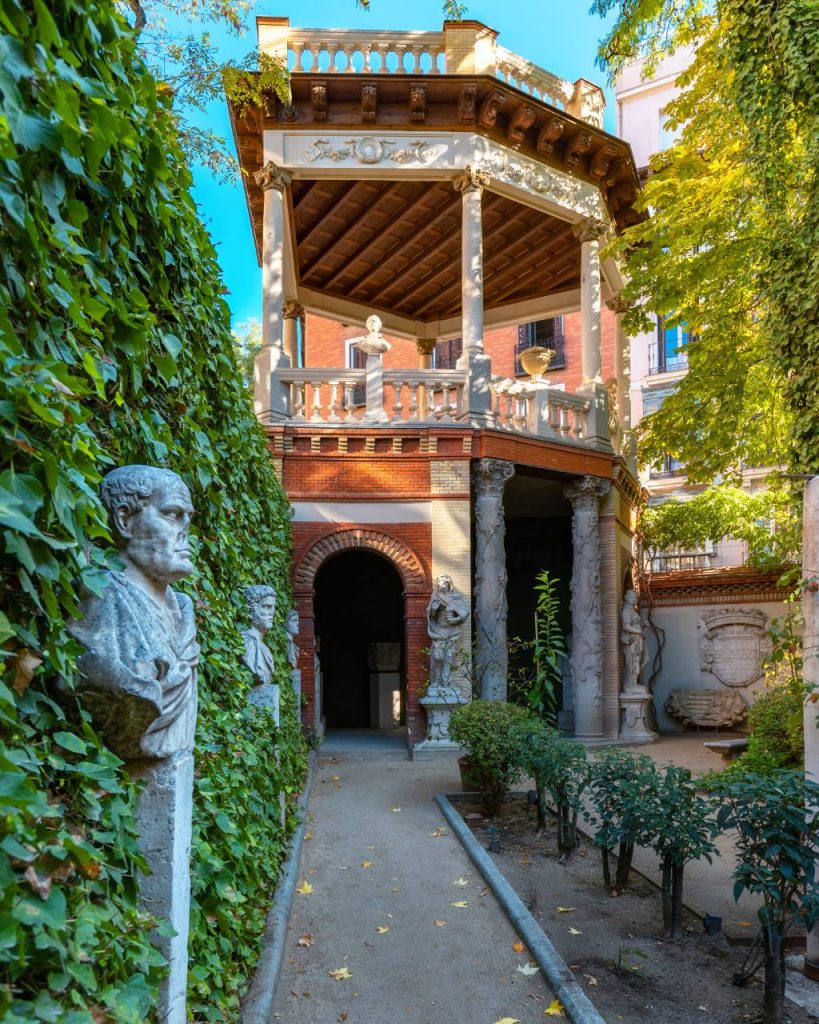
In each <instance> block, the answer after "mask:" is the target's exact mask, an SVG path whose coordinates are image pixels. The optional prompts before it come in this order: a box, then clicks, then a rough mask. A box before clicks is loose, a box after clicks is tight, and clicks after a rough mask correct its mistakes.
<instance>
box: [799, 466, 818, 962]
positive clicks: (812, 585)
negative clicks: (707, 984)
mask: <svg viewBox="0 0 819 1024" xmlns="http://www.w3.org/2000/svg"><path fill="white" fill-rule="evenodd" d="M802 583H803V588H804V589H803V592H802V612H803V615H804V627H803V629H802V664H803V666H804V669H803V671H804V678H805V687H806V689H807V691H808V692H809V693H814V694H815V693H819V590H817V589H816V586H817V583H819V476H815V477H813V479H812V480H809V481H808V482H807V484H806V485H805V501H804V510H803V514H802ZM803 706H804V713H803V717H804V724H805V774H806V775H807V777H808V778H809V779H812V781H813V782H816V783H819V704H814V703H813V701H812V700H806V701H805V702H804V705H803ZM805 974H806V975H807V976H808V977H809V978H812V979H813V980H814V981H819V924H815V925H814V926H813V928H811V930H810V931H809V932H808V937H807V948H806V950H805Z"/></svg>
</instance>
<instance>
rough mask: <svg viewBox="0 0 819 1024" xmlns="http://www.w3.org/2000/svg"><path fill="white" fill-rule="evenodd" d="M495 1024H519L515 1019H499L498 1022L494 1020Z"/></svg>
mask: <svg viewBox="0 0 819 1024" xmlns="http://www.w3.org/2000/svg"><path fill="white" fill-rule="evenodd" d="M495 1024H520V1021H519V1020H518V1018H517V1017H501V1019H500V1020H496V1021H495Z"/></svg>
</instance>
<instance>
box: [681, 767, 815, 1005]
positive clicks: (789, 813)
mask: <svg viewBox="0 0 819 1024" xmlns="http://www.w3.org/2000/svg"><path fill="white" fill-rule="evenodd" d="M712 789H713V791H714V792H715V794H716V796H717V797H718V798H719V800H720V801H721V805H720V807H719V809H718V811H717V824H718V825H719V826H720V828H723V829H733V830H734V831H735V833H736V846H737V853H738V862H737V866H736V868H735V870H734V878H735V879H736V881H735V883H734V898H735V899H739V896H740V895H741V893H742V892H743V890H745V891H747V892H752V893H758V894H759V895H760V896H761V897H762V900H763V903H762V906H761V907H760V909H759V911H758V914H759V920H760V923H761V925H762V940H763V948H764V952H765V991H764V995H763V1020H764V1024H781V1022H782V1020H783V1019H784V1001H785V943H784V934H785V930H786V928H787V927H788V925H789V924H790V923H791V922H792V921H798V922H802V923H803V924H804V925H805V927H806V928H810V927H812V926H813V924H814V923H815V922H816V921H817V920H819V888H817V886H816V857H817V829H818V828H819V785H817V784H816V783H815V782H812V781H810V780H807V779H805V777H804V776H803V775H802V773H801V772H799V771H791V770H787V769H782V770H779V771H775V772H772V773H771V774H769V775H764V776H763V775H755V774H752V773H750V772H749V773H747V774H745V775H740V776H729V777H725V778H724V781H723V779H722V778H718V779H717V780H716V782H715V783H713V784H712ZM675 813H676V809H675Z"/></svg>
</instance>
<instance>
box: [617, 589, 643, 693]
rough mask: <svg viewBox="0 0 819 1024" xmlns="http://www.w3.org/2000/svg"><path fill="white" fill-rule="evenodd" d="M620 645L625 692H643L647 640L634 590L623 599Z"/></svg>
mask: <svg viewBox="0 0 819 1024" xmlns="http://www.w3.org/2000/svg"><path fill="white" fill-rule="evenodd" d="M620 643H621V644H622V645H623V691H624V692H625V693H634V692H635V691H639V692H643V691H644V690H645V687H644V686H641V685H640V676H641V674H642V671H643V669H644V668H645V664H646V639H645V636H644V635H643V622H642V619H641V618H640V613H639V611H638V610H637V593H636V591H634V590H627V591H626V595H625V597H624V598H623V616H622V629H621V632H620Z"/></svg>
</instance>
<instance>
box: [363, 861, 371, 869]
mask: <svg viewBox="0 0 819 1024" xmlns="http://www.w3.org/2000/svg"><path fill="white" fill-rule="evenodd" d="M361 866H362V868H371V867H372V866H373V862H372V861H371V860H362V862H361Z"/></svg>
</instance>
